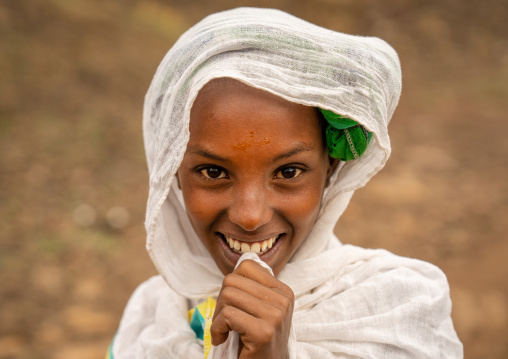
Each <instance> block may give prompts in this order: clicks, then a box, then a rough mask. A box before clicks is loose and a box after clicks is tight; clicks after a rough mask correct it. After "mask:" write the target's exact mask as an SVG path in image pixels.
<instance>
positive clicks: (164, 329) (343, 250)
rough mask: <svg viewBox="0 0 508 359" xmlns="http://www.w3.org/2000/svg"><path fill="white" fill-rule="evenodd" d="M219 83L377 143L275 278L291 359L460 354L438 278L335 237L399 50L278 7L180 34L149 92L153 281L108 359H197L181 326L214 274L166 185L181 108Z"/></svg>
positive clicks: (347, 173)
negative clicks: (282, 290) (286, 313)
mask: <svg viewBox="0 0 508 359" xmlns="http://www.w3.org/2000/svg"><path fill="white" fill-rule="evenodd" d="M219 77H230V78H234V79H237V80H239V81H242V82H244V83H246V84H248V85H250V86H253V87H256V88H259V89H262V90H264V91H268V92H271V93H273V94H275V95H277V96H280V97H282V98H285V99H287V100H289V101H293V102H296V103H300V104H303V105H308V106H315V107H320V108H323V109H329V110H332V111H334V112H335V113H338V114H341V115H344V116H347V117H349V118H352V119H354V120H355V121H357V122H359V123H361V124H362V125H364V126H365V127H366V128H367V129H368V130H369V131H371V132H373V135H374V136H373V139H372V141H371V143H370V144H369V147H368V148H367V151H366V152H365V154H364V155H363V156H362V157H361V158H359V159H357V160H354V161H349V162H347V163H343V165H342V166H341V167H340V169H339V170H338V171H336V172H335V173H334V174H333V176H332V178H331V181H330V185H329V186H328V187H327V188H326V190H325V194H324V197H323V201H322V205H321V209H320V214H319V216H318V219H317V221H316V224H315V225H314V228H313V229H312V231H311V233H310V234H309V236H308V238H307V239H306V240H305V242H304V243H303V244H302V246H301V247H300V248H299V249H298V251H297V252H296V254H295V255H294V256H293V258H292V259H291V261H290V262H289V263H288V264H287V265H286V267H285V268H284V269H283V270H282V272H281V273H280V274H279V276H278V278H279V279H280V280H281V281H283V282H284V283H286V284H288V285H289V286H290V287H291V288H292V289H293V291H294V293H295V296H296V302H295V310H294V316H293V324H292V325H293V327H292V331H293V335H292V336H291V339H290V343H289V348H290V356H291V358H433V359H435V358H460V357H462V345H461V343H460V341H459V340H458V338H457V336H456V334H455V331H454V329H453V324H452V321H451V319H450V312H451V302H450V298H449V292H448V284H447V280H446V278H445V276H444V275H443V274H442V272H441V271H440V270H439V269H438V268H436V267H434V266H432V265H430V264H428V263H425V262H421V261H418V260H412V259H407V258H401V257H397V256H395V255H393V254H390V253H388V252H386V251H382V250H366V249H362V248H358V247H354V246H349V245H342V244H341V243H340V242H339V240H338V239H337V238H336V237H335V236H334V235H333V228H334V225H335V223H336V222H337V220H338V219H339V217H340V216H341V214H342V213H343V212H344V210H345V209H346V207H347V205H348V203H349V200H350V198H351V196H352V194H353V192H354V190H356V189H358V188H360V187H362V186H364V185H365V184H366V183H367V182H368V181H369V179H370V178H371V177H372V176H373V175H374V174H376V173H377V172H378V171H379V170H380V169H381V168H382V167H383V166H384V164H385V163H386V161H387V159H388V157H389V155H390V150H391V149H390V140H389V137H388V131H387V125H388V122H389V120H390V118H391V116H392V114H393V112H394V110H395V107H396V105H397V103H398V99H399V96H400V91H401V72H400V65H399V61H398V57H397V54H396V53H395V51H394V50H393V49H392V48H391V47H390V46H389V45H388V44H386V43H385V42H384V41H382V40H380V39H377V38H368V37H359V36H351V35H346V34H341V33H337V32H333V31H330V30H327V29H324V28H321V27H318V26H316V25H313V24H310V23H308V22H305V21H303V20H301V19H298V18H295V17H293V16H291V15H289V14H286V13H284V12H281V11H278V10H270V9H254V8H240V9H235V10H230V11H226V12H222V13H217V14H214V15H211V16H209V17H207V18H205V19H204V20H202V21H201V22H199V23H198V24H196V25H195V26H194V27H192V28H191V29H189V30H188V31H187V32H186V33H185V34H183V35H182V36H181V37H180V39H179V40H178V41H177V43H176V44H175V45H174V46H173V47H172V48H171V50H170V51H169V52H168V53H167V55H166V56H165V58H164V60H163V61H162V63H161V64H160V65H159V68H158V69H157V72H156V74H155V76H154V78H153V81H152V84H151V86H150V88H149V90H148V93H147V95H146V98H145V108H144V114H143V133H144V140H145V149H146V155H147V160H148V167H149V172H150V192H149V198H148V205H147V214H146V223H145V224H146V230H147V250H148V252H149V254H150V256H151V258H152V260H153V262H154V264H155V266H156V267H157V269H158V271H159V273H160V276H158V277H155V278H152V279H150V280H149V281H147V282H145V283H144V284H142V285H141V286H140V287H139V288H138V290H137V291H136V292H135V293H134V294H133V296H132V298H131V299H130V301H129V304H128V306H127V308H126V310H125V313H124V316H123V318H122V321H121V324H120V328H119V331H118V333H117V336H116V338H115V343H114V347H113V348H114V351H113V352H114V355H115V358H201V357H202V356H203V352H202V349H201V347H200V346H199V344H198V342H197V340H196V338H195V335H194V333H193V331H192V330H191V329H190V327H189V325H188V324H187V309H188V301H189V300H195V299H200V298H206V297H208V296H216V295H217V294H218V292H219V290H220V287H221V284H222V280H223V275H222V273H221V272H220V271H219V269H218V268H217V266H216V265H215V263H214V261H213V259H212V258H211V257H210V256H209V255H208V253H207V251H206V249H205V248H204V246H203V245H202V243H201V242H200V240H199V239H198V238H197V236H196V234H195V232H194V230H193V229H192V226H191V224H190V222H189V220H188V218H187V215H186V210H185V206H184V203H183V199H182V195H181V191H180V190H179V189H178V187H177V185H176V184H175V182H176V181H173V179H174V175H175V173H176V171H177V170H178V167H179V165H180V163H181V161H182V158H183V155H184V152H185V149H186V144H187V142H188V139H189V126H188V124H189V114H190V108H191V107H192V103H193V101H194V99H195V98H196V95H197V93H198V92H199V90H200V89H201V88H202V87H203V86H204V85H205V84H206V83H207V82H208V81H210V80H211V79H213V78H219Z"/></svg>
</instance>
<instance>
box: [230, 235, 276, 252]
mask: <svg viewBox="0 0 508 359" xmlns="http://www.w3.org/2000/svg"><path fill="white" fill-rule="evenodd" d="M223 236H224V239H225V241H226V243H227V244H228V245H229V248H231V249H232V250H233V251H235V252H237V253H242V254H243V253H247V252H254V253H256V254H258V255H261V254H264V253H266V252H268V251H269V250H270V249H271V248H272V247H273V245H274V244H275V243H276V242H277V241H278V239H279V237H280V234H279V235H277V236H275V237H271V238H268V239H265V240H263V241H259V242H250V243H247V242H242V241H239V240H237V239H234V238H231V237H228V236H226V235H225V234H223Z"/></svg>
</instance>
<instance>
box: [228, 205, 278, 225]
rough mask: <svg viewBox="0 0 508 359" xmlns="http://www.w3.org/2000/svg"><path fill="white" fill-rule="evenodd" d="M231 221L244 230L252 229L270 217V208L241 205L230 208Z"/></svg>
mask: <svg viewBox="0 0 508 359" xmlns="http://www.w3.org/2000/svg"><path fill="white" fill-rule="evenodd" d="M228 215H229V219H230V220H231V222H233V223H235V224H236V225H238V226H240V227H241V228H242V229H243V230H245V231H254V230H256V229H258V228H259V227H261V226H262V225H264V224H266V223H268V222H270V220H271V219H272V210H271V208H270V207H268V206H252V205H251V206H242V207H234V208H230V210H229V211H228Z"/></svg>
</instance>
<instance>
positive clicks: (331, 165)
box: [326, 156, 340, 187]
mask: <svg viewBox="0 0 508 359" xmlns="http://www.w3.org/2000/svg"><path fill="white" fill-rule="evenodd" d="M328 161H329V162H328V170H327V171H326V186H327V187H328V185H329V184H330V177H331V176H332V174H333V172H335V170H336V169H337V166H338V165H339V163H340V160H339V159H338V158H333V157H331V156H328Z"/></svg>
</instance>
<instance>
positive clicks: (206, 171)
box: [199, 167, 226, 179]
mask: <svg viewBox="0 0 508 359" xmlns="http://www.w3.org/2000/svg"><path fill="white" fill-rule="evenodd" d="M199 173H200V174H201V175H202V176H203V177H205V178H207V179H219V178H226V172H225V171H224V170H223V169H222V168H220V167H206V168H203V169H201V170H200V171H199Z"/></svg>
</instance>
